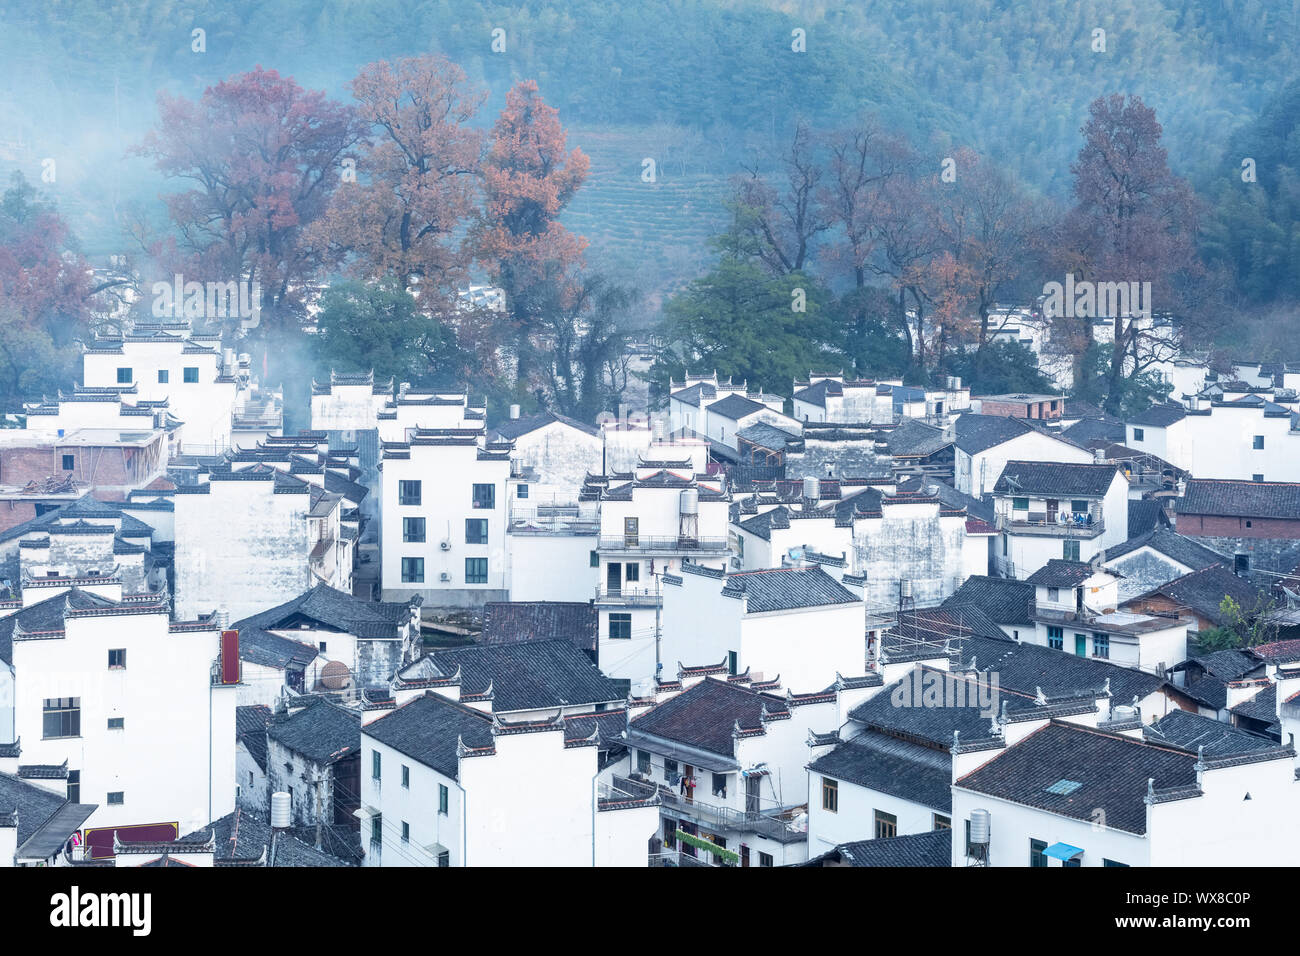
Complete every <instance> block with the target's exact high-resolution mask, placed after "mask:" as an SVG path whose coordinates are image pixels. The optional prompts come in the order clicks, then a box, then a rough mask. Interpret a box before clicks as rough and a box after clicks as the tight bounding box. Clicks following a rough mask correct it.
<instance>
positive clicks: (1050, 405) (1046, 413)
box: [973, 392, 1065, 421]
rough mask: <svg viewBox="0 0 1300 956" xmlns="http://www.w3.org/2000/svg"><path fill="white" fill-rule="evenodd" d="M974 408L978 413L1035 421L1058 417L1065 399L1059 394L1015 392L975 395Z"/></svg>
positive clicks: (1062, 409) (1050, 419) (1051, 419)
mask: <svg viewBox="0 0 1300 956" xmlns="http://www.w3.org/2000/svg"><path fill="white" fill-rule="evenodd" d="M973 403H974V406H975V408H974V410H975V412H976V414H979V415H999V416H1004V417H1006V418H1029V419H1034V420H1037V421H1053V420H1056V419H1060V417H1061V414H1062V412H1063V411H1064V408H1065V399H1064V398H1062V397H1061V396H1060V395H1030V394H1026V393H1024V392H1016V393H1014V394H1007V395H977V396H975V398H974V399H973Z"/></svg>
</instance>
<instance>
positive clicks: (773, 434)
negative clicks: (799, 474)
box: [736, 422, 802, 451]
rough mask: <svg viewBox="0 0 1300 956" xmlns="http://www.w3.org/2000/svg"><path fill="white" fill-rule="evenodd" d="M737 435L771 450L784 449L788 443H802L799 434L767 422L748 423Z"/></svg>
mask: <svg viewBox="0 0 1300 956" xmlns="http://www.w3.org/2000/svg"><path fill="white" fill-rule="evenodd" d="M736 437H737V438H743V439H744V440H745V441H749V442H753V443H754V444H755V445H759V446H761V447H763V448H766V449H768V450H770V451H782V450H783V449H784V448H785V447H786V446H787V445H789V444H794V443H801V441H802V439H801V438H800V436H799V435H797V434H792V433H790V432H788V431H786V430H785V429H783V428H777V427H776V426H775V425H771V424H768V423H767V422H754V423H753V424H751V425H746V426H745V427H744V428H742V429H740V430H739V431H738V432H736Z"/></svg>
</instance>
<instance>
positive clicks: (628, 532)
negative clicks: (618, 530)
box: [623, 518, 641, 548]
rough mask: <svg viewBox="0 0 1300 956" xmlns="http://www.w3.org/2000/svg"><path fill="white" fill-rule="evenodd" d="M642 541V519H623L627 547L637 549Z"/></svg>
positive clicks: (624, 540) (624, 541)
mask: <svg viewBox="0 0 1300 956" xmlns="http://www.w3.org/2000/svg"><path fill="white" fill-rule="evenodd" d="M640 540H641V519H640V518H624V519H623V544H624V546H625V547H629V548H635V547H636V546H637V544H638V543H639V542H640Z"/></svg>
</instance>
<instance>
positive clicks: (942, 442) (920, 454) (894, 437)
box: [882, 418, 952, 458]
mask: <svg viewBox="0 0 1300 956" xmlns="http://www.w3.org/2000/svg"><path fill="white" fill-rule="evenodd" d="M882 437H883V438H884V439H885V442H886V444H888V445H889V453H890V454H891V455H893V456H894V457H896V458H926V457H928V456H930V455H933V454H934V453H935V452H938V451H942V450H943V449H944V448H947V447H948V446H949V445H951V444H952V439H950V438H944V436H943V429H941V428H935V427H934V426H933V425H927V424H925V423H924V422H918V421H916V420H915V419H912V418H905V419H903V420H902V421H901V422H899V423H898V424H897V425H895V426H894V427H893V428H890V429H888V430H885V431H883V432H882Z"/></svg>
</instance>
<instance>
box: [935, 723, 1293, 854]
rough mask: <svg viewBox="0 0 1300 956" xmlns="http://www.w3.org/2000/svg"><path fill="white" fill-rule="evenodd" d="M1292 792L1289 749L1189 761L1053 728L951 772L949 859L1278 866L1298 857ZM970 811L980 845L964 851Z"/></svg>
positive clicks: (1112, 737)
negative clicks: (981, 835)
mask: <svg viewBox="0 0 1300 956" xmlns="http://www.w3.org/2000/svg"><path fill="white" fill-rule="evenodd" d="M1117 768H1123V772H1122V773H1118V772H1116V770H1117ZM1298 787H1300V782H1297V780H1296V776H1295V755H1294V751H1293V750H1291V749H1290V748H1283V747H1280V746H1277V747H1272V748H1269V749H1263V750H1253V749H1252V750H1243V751H1240V752H1237V753H1226V754H1222V755H1219V756H1213V757H1211V756H1209V755H1208V754H1207V755H1204V756H1201V757H1198V756H1197V754H1196V753H1194V752H1190V753H1189V752H1187V751H1185V750H1181V749H1178V748H1176V747H1172V746H1168V745H1159V744H1156V743H1153V742H1150V741H1143V740H1140V739H1135V738H1134V737H1132V736H1126V735H1124V734H1119V733H1108V732H1104V731H1101V730H1097V729H1093V728H1088V727H1081V726H1077V725H1073V724H1068V723H1065V722H1061V721H1053V722H1052V723H1050V724H1049V725H1047V726H1046V727H1043V728H1042V729H1040V730H1038V731H1037V732H1036V733H1033V734H1031V735H1030V736H1029V737H1027V738H1025V739H1024V740H1022V741H1021V742H1020V743H1019V744H1017V745H1015V746H1012V747H1008V748H1007V750H1006V751H1004V752H1003V753H1001V754H999V755H997V756H996V757H995V758H994V759H992V760H990V761H988V762H985V763H983V765H982V766H978V767H973V768H970V769H969V771H967V772H964V773H961V774H960V775H958V776H955V779H954V782H953V788H952V804H953V807H952V810H953V831H952V832H953V852H952V862H953V865H954V866H971V865H986V866H1032V867H1048V866H1269V865H1272V866H1286V865H1288V864H1289V863H1290V862H1292V861H1293V860H1295V859H1296V855H1297V853H1300V818H1297V816H1296V815H1295V813H1293V812H1292V809H1291V808H1293V807H1294V806H1295V800H1296V795H1297V788H1298ZM1247 796H1249V797H1250V802H1249V804H1243V802H1242V801H1243V800H1244V799H1245V798H1246V797H1247ZM1243 806H1248V807H1249V810H1248V811H1244V810H1243ZM977 811H983V813H984V814H987V817H983V814H980V816H981V817H983V818H984V819H986V820H987V823H988V832H989V840H988V842H987V843H977V844H971V843H970V837H971V832H970V831H968V830H967V828H966V826H965V824H966V823H968V822H971V821H972V820H973V819H974V817H975V815H976V813H977ZM975 835H978V830H976V834H975Z"/></svg>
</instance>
